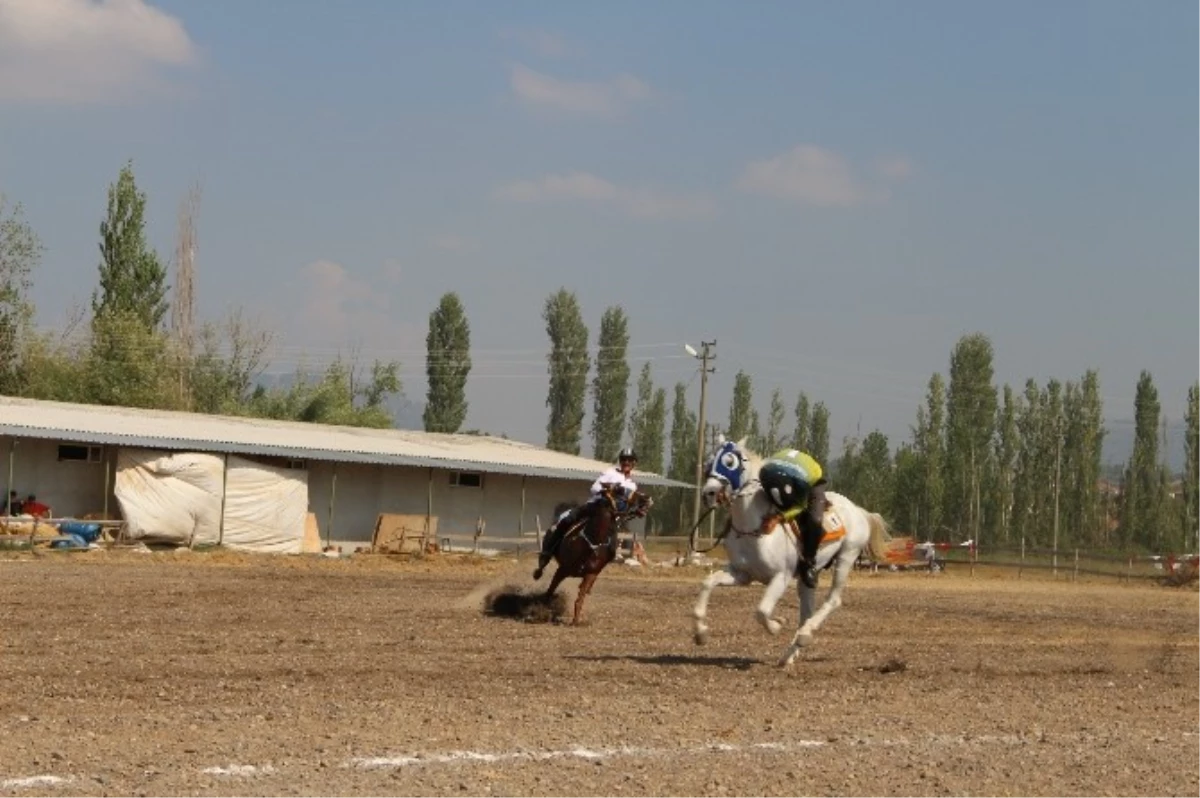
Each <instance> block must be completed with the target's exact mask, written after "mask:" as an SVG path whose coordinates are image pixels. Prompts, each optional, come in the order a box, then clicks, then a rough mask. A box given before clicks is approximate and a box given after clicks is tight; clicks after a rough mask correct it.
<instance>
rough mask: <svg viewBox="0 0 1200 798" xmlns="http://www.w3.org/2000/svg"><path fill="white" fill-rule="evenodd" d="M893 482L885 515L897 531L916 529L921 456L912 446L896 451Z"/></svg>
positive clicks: (905, 446) (902, 447) (919, 495)
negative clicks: (890, 497)
mask: <svg viewBox="0 0 1200 798" xmlns="http://www.w3.org/2000/svg"><path fill="white" fill-rule="evenodd" d="M893 462H894V465H893V474H894V479H893V480H892V499H891V502H890V503H889V505H888V506H887V509H886V510H885V511H884V515H885V516H886V517H888V518H890V519H891V520H892V523H893V524H894V525H895V527H896V528H897V529H909V530H911V529H916V527H917V518H918V512H919V509H920V505H921V479H922V473H921V456H920V455H919V454H917V451H916V450H915V449H914V448H913V447H912V445H911V444H907V443H904V444H901V445H900V448H899V449H897V450H896V457H895V459H894V461H893Z"/></svg>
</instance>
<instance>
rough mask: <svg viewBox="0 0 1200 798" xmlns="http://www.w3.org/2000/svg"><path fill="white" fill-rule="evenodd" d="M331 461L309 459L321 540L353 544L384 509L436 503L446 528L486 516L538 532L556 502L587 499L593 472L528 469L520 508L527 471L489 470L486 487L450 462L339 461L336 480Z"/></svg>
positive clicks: (410, 509) (495, 527)
mask: <svg viewBox="0 0 1200 798" xmlns="http://www.w3.org/2000/svg"><path fill="white" fill-rule="evenodd" d="M334 470H335V467H334V465H333V464H332V463H324V462H315V461H310V462H309V470H308V498H309V509H310V510H311V511H312V512H313V513H314V514H315V515H316V518H317V526H318V528H319V529H320V533H321V540H322V542H324V541H325V540H331V541H332V542H333V543H335V544H337V545H341V546H343V548H344V547H346V546H347V545H349V546H359V545H365V544H367V543H369V542H370V540H371V536H372V533H373V532H374V530H375V521H376V518H377V516H378V515H379V513H401V514H409V515H425V514H426V513H427V512H429V507H430V495H431V492H430V487H431V480H432V514H433V515H435V516H437V518H438V534H439V535H471V534H474V532H475V525H476V523H477V521H478V519H479V518H480V517H481V516H482V517H483V519H484V520H485V521H486V524H487V526H486V531H485V535H486V536H488V537H513V538H516V537H518V536H519V535H521V533H522V532H525V533H532V532H534V531H535V529H536V528H537V523H538V522H539V521H540V522H541V525H542V528H543V529H544V528H545V527H546V526H548V525H549V524H550V521H551V518H552V515H553V512H554V507H555V505H557V504H558V503H560V502H563V501H584V500H585V499H586V498H587V493H588V486H589V485H590V481H589V480H578V481H576V480H561V479H547V478H544V477H526V478H525V479H524V483H525V511H524V515H522V512H521V484H522V477H520V476H516V475H511V474H482V475H481V476H482V481H483V484H482V486H481V487H469V486H465V485H456V484H453V482H452V475H453V474H455V473H456V472H454V471H448V470H445V469H440V468H439V469H428V468H414V467H407V466H373V465H358V464H349V463H339V464H338V465H337V466H336V471H337V484H336V488H333V476H334ZM331 492H332V493H333V494H334V507H333V534H332V537H330V535H329V526H330V524H329V521H330V515H329V499H330V493H331Z"/></svg>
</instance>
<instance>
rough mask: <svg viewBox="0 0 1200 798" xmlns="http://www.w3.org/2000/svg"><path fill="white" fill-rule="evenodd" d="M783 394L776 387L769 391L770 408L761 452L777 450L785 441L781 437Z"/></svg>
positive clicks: (783, 411)
mask: <svg viewBox="0 0 1200 798" xmlns="http://www.w3.org/2000/svg"><path fill="white" fill-rule="evenodd" d="M784 413H785V410H784V407H783V394H782V393H781V392H780V390H779V389H778V388H776V389H775V390H774V391H772V392H771V410H770V412H769V413H768V415H767V434H766V437H765V438H764V441H763V449H762V450H763V452H764V453H766V454H770V453H771V452H776V451H779V449H781V448H783V445H784V444H785V443H786V442H787V441H786V439H785V438H784V437H783V418H784Z"/></svg>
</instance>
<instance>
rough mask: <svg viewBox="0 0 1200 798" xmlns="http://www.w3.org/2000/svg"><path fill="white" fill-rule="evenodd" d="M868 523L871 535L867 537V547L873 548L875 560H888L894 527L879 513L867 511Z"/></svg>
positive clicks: (872, 555)
mask: <svg viewBox="0 0 1200 798" xmlns="http://www.w3.org/2000/svg"><path fill="white" fill-rule="evenodd" d="M867 524H868V526H869V527H870V528H871V536H870V537H869V538H868V539H867V547H868V548H869V549H870V550H871V559H873V560H874V561H875V562H886V561H887V553H888V542H889V541H891V539H892V529H891V527H890V526H889V525H888V522H887V521H885V520H884V518H883V516H882V515H880V514H879V513H867Z"/></svg>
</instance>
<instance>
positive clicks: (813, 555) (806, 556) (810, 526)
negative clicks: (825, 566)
mask: <svg viewBox="0 0 1200 798" xmlns="http://www.w3.org/2000/svg"><path fill="white" fill-rule="evenodd" d="M799 521H800V556H801V558H802V559H801V560H800V563H799V566H798V567H797V572H798V573H797V575H798V576H799V577H800V581H801V582H803V583H804V586H805V587H809V588H814V589H815V588H816V586H817V577H818V575H819V572H818V571H817V549H818V548H819V547H820V545H821V537H822V536H823V535H824V534H825V530H824V529H822V528H821V524H820V523H818V522H816V521H814V520H813V519H812V518H810V517H809V514H808V513H802V514H801V515H800V518H799Z"/></svg>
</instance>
